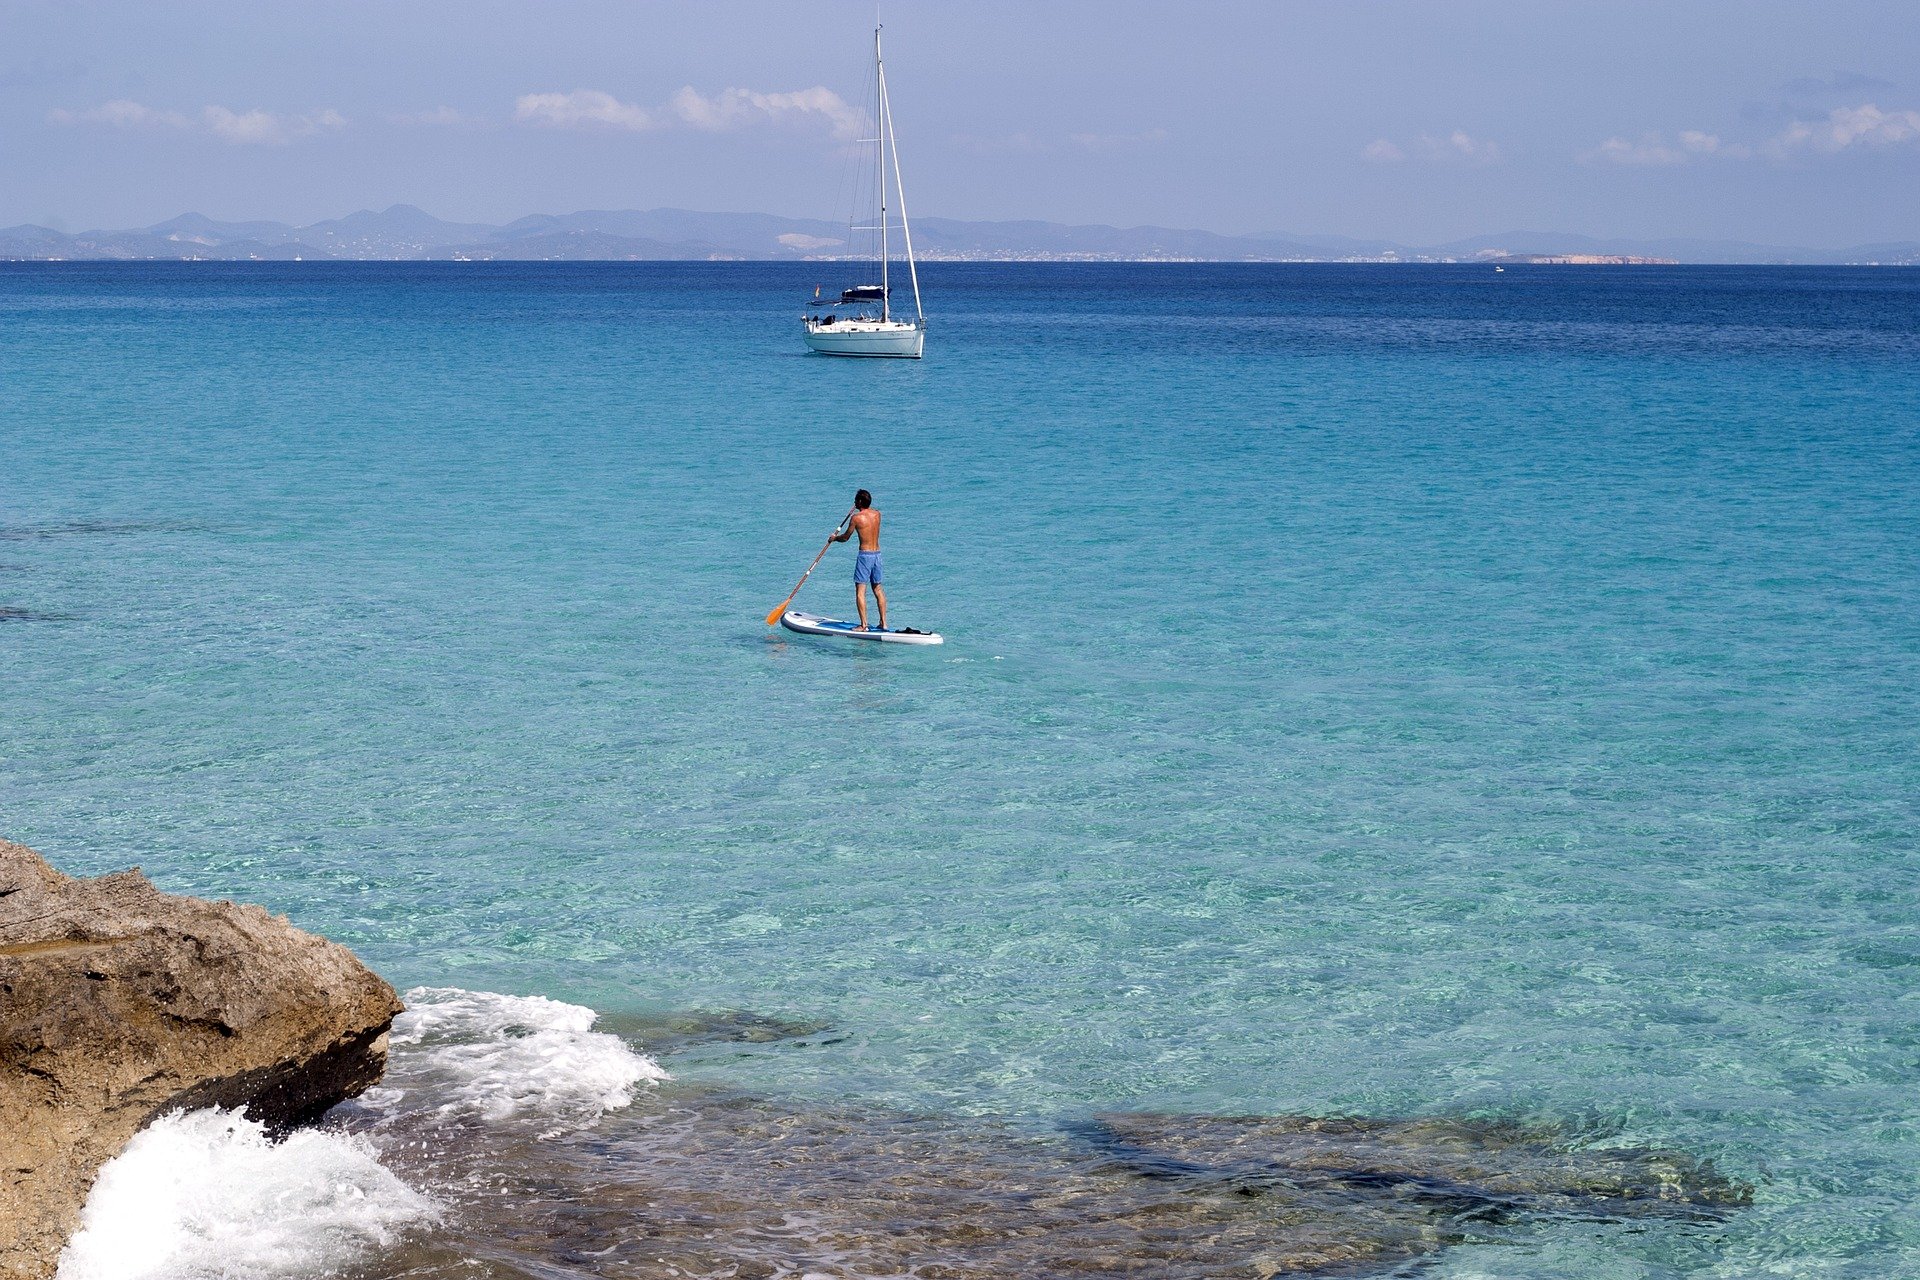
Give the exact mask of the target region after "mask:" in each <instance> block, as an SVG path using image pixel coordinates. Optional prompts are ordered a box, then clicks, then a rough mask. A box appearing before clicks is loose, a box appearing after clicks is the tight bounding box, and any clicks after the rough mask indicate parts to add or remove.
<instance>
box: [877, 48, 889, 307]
mask: <svg viewBox="0 0 1920 1280" xmlns="http://www.w3.org/2000/svg"><path fill="white" fill-rule="evenodd" d="M873 79H874V89H873V130H874V139H873V141H874V150H875V151H876V152H878V153H879V163H877V164H876V165H875V166H874V176H875V177H877V178H878V179H879V183H880V190H879V198H880V318H881V319H882V320H888V319H891V318H892V316H891V312H890V308H889V303H891V302H892V299H891V298H890V297H889V296H888V295H889V293H890V292H891V291H890V290H889V289H888V287H887V134H886V127H887V124H886V122H887V73H886V71H885V70H884V69H882V67H881V64H880V28H879V26H877V25H876V26H875V27H874V29H873Z"/></svg>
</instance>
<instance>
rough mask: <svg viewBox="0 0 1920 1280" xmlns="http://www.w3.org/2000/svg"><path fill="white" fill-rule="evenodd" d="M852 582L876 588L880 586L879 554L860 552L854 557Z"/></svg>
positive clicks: (875, 552)
mask: <svg viewBox="0 0 1920 1280" xmlns="http://www.w3.org/2000/svg"><path fill="white" fill-rule="evenodd" d="M853 580H854V582H855V583H862V582H865V583H871V584H872V585H873V586H876V587H877V586H879V585H880V553H879V552H878V551H862V552H861V553H860V554H859V555H858V556H856V557H854V561H853Z"/></svg>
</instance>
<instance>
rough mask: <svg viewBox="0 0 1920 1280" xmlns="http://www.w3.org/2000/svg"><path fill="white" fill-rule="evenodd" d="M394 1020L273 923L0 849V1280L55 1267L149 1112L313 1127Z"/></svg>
mask: <svg viewBox="0 0 1920 1280" xmlns="http://www.w3.org/2000/svg"><path fill="white" fill-rule="evenodd" d="M399 1011H400V1002H399V1001H398V1000H397V999H396V998H395V996H394V993H393V988H391V987H389V986H388V985H387V984H386V983H385V982H383V981H381V980H380V978H379V977H377V976H376V975H375V974H374V973H373V972H372V971H371V970H369V969H367V967H366V966H364V965H362V964H361V963H360V962H359V961H358V960H356V959H355V958H354V956H353V953H352V952H350V951H348V950H347V949H346V948H345V947H342V946H339V945H337V944H335V943H331V942H328V941H327V940H326V939H324V938H319V937H315V936H314V935H313V934H310V933H305V932H302V931H301V930H299V929H296V928H294V927H293V926H292V925H291V924H289V923H287V921H286V919H285V918H284V917H277V916H273V915H270V914H268V913H267V912H266V911H265V910H263V909H261V908H259V907H254V906H243V905H239V904H236V903H232V902H206V901H202V900H200V899H198V898H185V897H176V896H174V895H171V894H165V893H161V892H160V891H159V890H158V889H155V888H154V887H153V885H152V884H151V883H150V882H148V880H147V879H146V877H145V876H143V875H141V874H140V873H139V872H138V871H123V872H119V873H117V874H114V875H108V876H101V877H100V878H98V879H94V880H76V879H72V878H69V877H67V876H64V875H62V874H60V873H59V872H58V871H55V870H54V869H53V868H52V867H50V866H48V865H47V863H46V861H45V860H44V859H43V858H41V857H40V855H38V854H37V853H35V852H34V851H33V850H31V849H28V848H26V847H24V846H22V845H17V844H10V843H8V842H6V841H3V840H0V1277H4V1278H6V1280H15V1278H19V1280H29V1278H31V1280H39V1278H40V1277H44V1276H47V1275H50V1274H51V1273H52V1272H53V1269H54V1266H55V1262H56V1260H57V1259H58V1256H59V1252H60V1249H61V1247H62V1245H63V1244H64V1243H65V1242H66V1239H67V1237H68V1235H69V1233H70V1232H71V1231H72V1230H73V1228H74V1226H75V1225H76V1223H77V1222H78V1221H79V1214H80V1208H81V1205H82V1204H83V1203H84V1202H85V1200H86V1196H87V1192H88V1189H89V1188H90V1187H91V1186H92V1184H93V1180H94V1175H95V1174H96V1173H97V1172H98V1171H99V1168H100V1166H101V1165H102V1164H103V1163H104V1162H105V1161H107V1160H108V1159H110V1158H111V1157H113V1156H114V1155H115V1154H117V1153H118V1152H119V1151H120V1149H121V1148H122V1147H124V1146H125V1145H126V1143H127V1140H128V1139H129V1138H131V1137H132V1136H133V1135H134V1134H135V1133H136V1132H138V1131H139V1130H140V1129H141V1128H142V1127H143V1126H144V1125H146V1124H147V1123H148V1122H149V1121H151V1120H152V1119H154V1118H155V1117H156V1116H159V1115H161V1114H164V1113H166V1112H169V1111H176V1110H191V1109H195V1108H200V1107H210V1106H221V1107H241V1108H244V1109H245V1110H246V1112H247V1113H248V1114H249V1115H250V1116H252V1117H253V1118H254V1119H256V1120H259V1121H261V1122H262V1123H264V1124H266V1125H268V1126H269V1127H271V1128H276V1129H282V1128H286V1127H290V1126H292V1125H295V1124H299V1123H301V1122H304V1121H307V1120H311V1119H314V1118H317V1117H318V1116H319V1115H320V1114H321V1113H322V1112H324V1111H326V1110H327V1109H328V1108H329V1107H331V1106H333V1104H334V1103H336V1102H339V1101H341V1100H342V1099H344V1098H349V1097H352V1096H354V1095H355V1094H358V1093H360V1092H361V1091H362V1090H364V1089H366V1088H367V1087H368V1086H369V1085H371V1084H373V1083H375V1082H376V1081H378V1080H379V1078H380V1075H381V1072H382V1070H383V1069H384V1067H385V1063H386V1052H387V1028H388V1026H389V1024H390V1023H391V1022H392V1021H393V1017H394V1015H395V1014H396V1013H398V1012H399Z"/></svg>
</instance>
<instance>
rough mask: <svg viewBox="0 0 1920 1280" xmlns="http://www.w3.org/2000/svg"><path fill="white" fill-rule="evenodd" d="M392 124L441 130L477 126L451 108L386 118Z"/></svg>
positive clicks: (473, 121) (407, 113)
mask: <svg viewBox="0 0 1920 1280" xmlns="http://www.w3.org/2000/svg"><path fill="white" fill-rule="evenodd" d="M387 119H388V120H390V121H392V122H393V123H394V124H423V125H433V126H437V127H441V128H457V127H458V126H460V125H463V124H478V123H480V122H479V121H478V120H475V119H474V118H473V117H471V116H463V115H461V114H460V113H459V112H458V111H455V110H454V109H453V108H452V107H435V108H434V109H433V110H431V111H407V112H402V113H401V114H399V115H395V116H388V117H387Z"/></svg>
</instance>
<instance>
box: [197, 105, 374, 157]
mask: <svg viewBox="0 0 1920 1280" xmlns="http://www.w3.org/2000/svg"><path fill="white" fill-rule="evenodd" d="M200 119H201V122H202V123H203V124H204V125H205V126H206V128H207V131H208V132H209V133H212V134H213V135H214V136H215V137H219V138H224V139H226V140H227V141H228V142H237V143H252V144H257V145H263V146H275V147H277V146H282V145H284V144H286V143H288V142H291V141H293V140H294V139H295V138H305V137H311V136H312V135H314V134H316V133H328V132H332V131H333V130H335V129H344V128H346V127H347V118H346V117H345V116H343V115H341V114H340V113H339V112H338V111H335V110H333V109H332V108H331V107H329V108H327V109H326V110H323V111H316V112H314V113H312V114H311V115H298V116H297V115H281V114H278V113H276V112H272V111H257V110H256V111H229V110H228V109H227V108H225V107H207V108H205V109H203V110H202V111H201V112H200Z"/></svg>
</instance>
